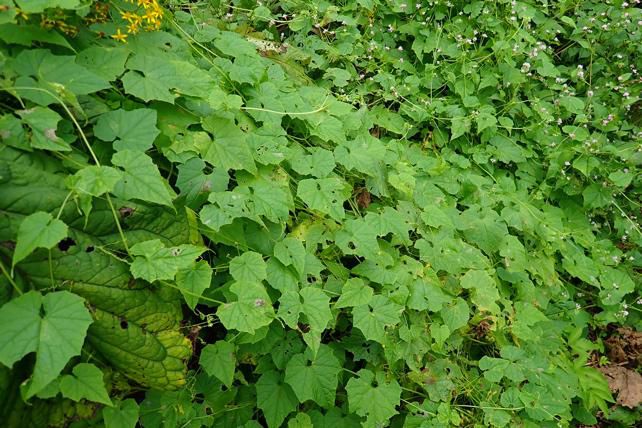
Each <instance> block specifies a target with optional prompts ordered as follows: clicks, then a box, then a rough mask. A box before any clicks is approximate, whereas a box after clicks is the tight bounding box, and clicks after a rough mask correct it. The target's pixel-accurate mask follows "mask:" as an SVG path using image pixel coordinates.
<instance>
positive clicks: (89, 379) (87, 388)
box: [60, 363, 112, 406]
mask: <svg viewBox="0 0 642 428" xmlns="http://www.w3.org/2000/svg"><path fill="white" fill-rule="evenodd" d="M60 392H62V395H63V397H67V398H70V399H72V400H74V401H80V400H82V399H86V400H89V401H94V402H96V403H102V404H107V405H109V406H111V404H112V403H111V400H110V399H109V394H107V390H106V389H105V381H104V380H103V372H102V371H101V370H100V369H99V368H98V367H96V366H95V365H93V364H87V363H80V364H78V365H76V366H75V367H74V368H73V370H72V374H70V375H64V376H62V378H61V379H60Z"/></svg>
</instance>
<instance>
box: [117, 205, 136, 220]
mask: <svg viewBox="0 0 642 428" xmlns="http://www.w3.org/2000/svg"><path fill="white" fill-rule="evenodd" d="M134 211H135V209H134V208H131V207H122V208H120V209H119V210H118V212H119V213H120V216H121V217H122V218H127V217H130V216H131V215H132V214H134Z"/></svg>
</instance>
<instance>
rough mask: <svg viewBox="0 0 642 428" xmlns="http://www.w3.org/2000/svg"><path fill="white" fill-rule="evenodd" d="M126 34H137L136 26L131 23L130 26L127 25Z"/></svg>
mask: <svg viewBox="0 0 642 428" xmlns="http://www.w3.org/2000/svg"><path fill="white" fill-rule="evenodd" d="M127 32H128V33H129V34H136V33H138V25H137V24H135V23H133V22H132V23H131V24H129V25H128V26H127Z"/></svg>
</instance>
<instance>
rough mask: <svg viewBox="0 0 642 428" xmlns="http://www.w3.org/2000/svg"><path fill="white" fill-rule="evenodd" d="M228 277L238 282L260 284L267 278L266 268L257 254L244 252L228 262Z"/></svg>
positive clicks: (261, 257)
mask: <svg viewBox="0 0 642 428" xmlns="http://www.w3.org/2000/svg"><path fill="white" fill-rule="evenodd" d="M230 275H232V277H233V278H234V279H235V280H237V281H240V282H255V283H256V282H261V281H263V280H264V279H266V278H267V266H266V264H265V261H263V256H261V255H260V254H259V253H255V252H254V251H246V252H245V253H243V254H241V255H240V256H236V257H234V258H233V259H232V260H231V261H230Z"/></svg>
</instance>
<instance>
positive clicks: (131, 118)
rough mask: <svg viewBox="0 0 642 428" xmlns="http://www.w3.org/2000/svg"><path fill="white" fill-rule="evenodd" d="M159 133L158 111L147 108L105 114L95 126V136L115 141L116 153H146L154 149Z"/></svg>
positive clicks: (120, 110) (119, 110)
mask: <svg viewBox="0 0 642 428" xmlns="http://www.w3.org/2000/svg"><path fill="white" fill-rule="evenodd" d="M159 133H160V131H159V130H158V128H156V110H152V109H147V108H140V109H134V110H128V111H127V110H123V109H118V110H113V111H109V112H107V113H103V114H101V115H100V116H99V117H98V122H96V126H94V135H95V136H96V137H98V138H100V139H101V140H103V141H113V142H114V149H115V150H116V151H120V150H133V151H141V152H144V151H146V150H148V149H150V148H151V147H152V144H153V143H154V139H156V137H157V136H158V134H159Z"/></svg>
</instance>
